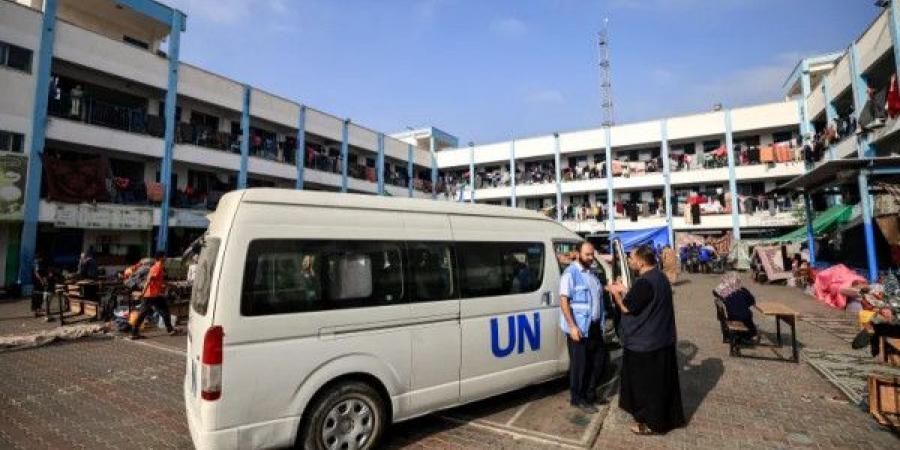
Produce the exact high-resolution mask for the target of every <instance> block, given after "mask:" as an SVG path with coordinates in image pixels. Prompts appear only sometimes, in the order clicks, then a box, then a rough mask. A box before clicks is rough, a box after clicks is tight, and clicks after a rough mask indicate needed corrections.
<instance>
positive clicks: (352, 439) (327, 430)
mask: <svg viewBox="0 0 900 450" xmlns="http://www.w3.org/2000/svg"><path fill="white" fill-rule="evenodd" d="M374 421H375V418H374V417H373V414H372V408H371V407H370V406H369V405H368V404H367V403H366V402H364V401H363V400H360V399H357V398H349V399H345V400H342V401H340V402H338V403H337V404H335V405H334V406H333V407H332V408H331V410H330V411H328V414H327V415H326V416H325V420H324V421H323V423H322V441H323V442H324V443H325V447H327V448H329V449H331V450H356V449H360V448H363V447H365V446H366V444H367V443H368V442H369V440H370V439H371V438H372V431H373V430H374V429H375V423H374Z"/></svg>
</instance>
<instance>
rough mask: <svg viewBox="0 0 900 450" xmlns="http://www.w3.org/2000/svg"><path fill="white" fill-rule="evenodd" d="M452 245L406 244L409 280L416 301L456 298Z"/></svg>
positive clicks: (433, 243) (430, 243)
mask: <svg viewBox="0 0 900 450" xmlns="http://www.w3.org/2000/svg"><path fill="white" fill-rule="evenodd" d="M451 249H452V247H451V244H447V243H435V242H410V243H408V244H407V254H408V255H409V258H408V260H409V268H410V278H411V282H412V289H413V293H412V295H413V296H414V297H413V298H415V300H416V301H425V302H427V301H434V300H447V299H451V298H456V286H454V285H455V283H454V273H453V266H454V265H453V263H452V261H453V253H452V251H451Z"/></svg>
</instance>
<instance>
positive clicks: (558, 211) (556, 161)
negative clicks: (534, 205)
mask: <svg viewBox="0 0 900 450" xmlns="http://www.w3.org/2000/svg"><path fill="white" fill-rule="evenodd" d="M559 159H560V158H559V133H553V166H554V170H555V171H556V173H555V175H556V220H557V221H559V222H562V216H563V211H562V170H561V168H560V167H559V166H560V162H559Z"/></svg>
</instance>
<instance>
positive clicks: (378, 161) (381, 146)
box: [375, 133, 384, 195]
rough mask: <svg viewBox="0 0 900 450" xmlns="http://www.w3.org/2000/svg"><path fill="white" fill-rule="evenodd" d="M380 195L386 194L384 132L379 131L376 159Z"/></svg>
mask: <svg viewBox="0 0 900 450" xmlns="http://www.w3.org/2000/svg"><path fill="white" fill-rule="evenodd" d="M375 170H376V171H377V172H378V173H376V174H375V176H376V179H377V180H378V195H384V133H378V156H377V157H376V159H375Z"/></svg>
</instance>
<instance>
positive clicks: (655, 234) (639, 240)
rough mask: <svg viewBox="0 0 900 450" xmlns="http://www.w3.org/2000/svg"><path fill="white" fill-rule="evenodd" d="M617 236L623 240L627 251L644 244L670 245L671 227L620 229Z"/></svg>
mask: <svg viewBox="0 0 900 450" xmlns="http://www.w3.org/2000/svg"><path fill="white" fill-rule="evenodd" d="M616 237H618V238H619V240H620V241H622V247H623V248H624V249H625V251H626V252H628V251H631V249H633V248H635V247H639V246H641V245H643V244H652V245H653V247H654V248H656V246H657V245H662V246H666V245H669V227H659V228H645V229H643V230H633V231H620V232H618V233H616Z"/></svg>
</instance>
